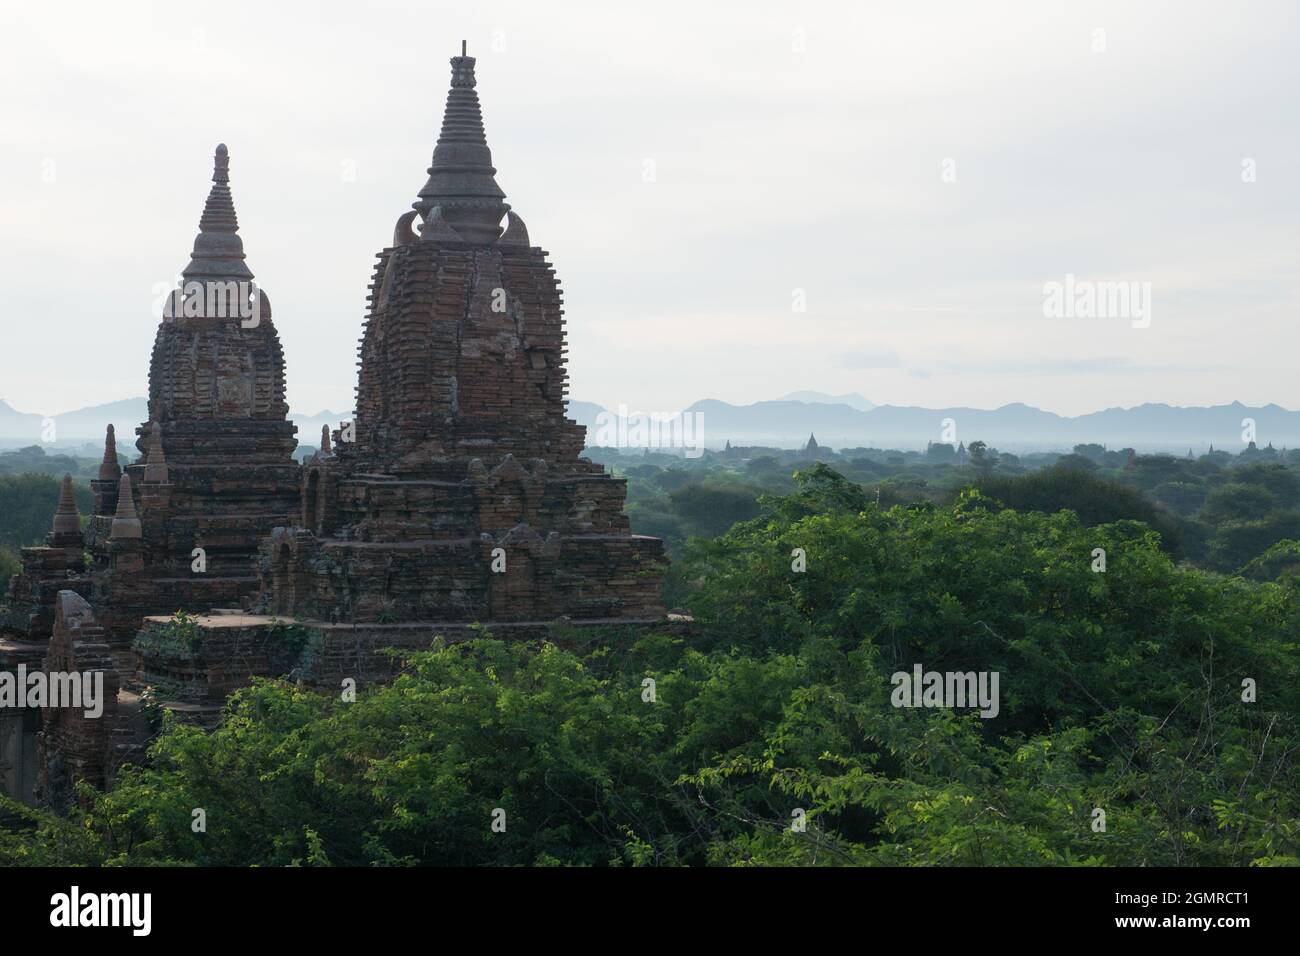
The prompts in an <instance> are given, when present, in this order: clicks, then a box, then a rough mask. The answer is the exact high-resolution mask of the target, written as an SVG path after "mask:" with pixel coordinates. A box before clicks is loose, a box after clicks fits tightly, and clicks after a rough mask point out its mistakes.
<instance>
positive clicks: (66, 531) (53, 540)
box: [50, 475, 83, 547]
mask: <svg viewBox="0 0 1300 956" xmlns="http://www.w3.org/2000/svg"><path fill="white" fill-rule="evenodd" d="M53 531H54V533H53V534H52V535H51V536H50V544H52V545H54V546H55V547H66V546H73V545H80V544H81V543H82V540H83V539H82V536H81V515H80V514H79V513H78V512H77V499H76V497H75V496H74V495H73V493H72V476H71V475H64V476H63V484H62V486H61V487H60V488H59V507H58V509H57V510H56V511H55V512H54V528H53Z"/></svg>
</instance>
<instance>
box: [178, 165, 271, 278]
mask: <svg viewBox="0 0 1300 956" xmlns="http://www.w3.org/2000/svg"><path fill="white" fill-rule="evenodd" d="M181 275H183V276H184V277H185V278H186V279H187V280H190V279H193V280H196V281H204V280H208V279H223V280H229V279H234V280H249V279H252V278H253V273H252V272H250V271H249V269H248V266H247V265H245V264H244V242H243V240H242V239H240V238H239V220H238V219H237V218H236V217H235V202H234V200H233V199H232V198H231V196H230V151H229V150H228V149H226V144H225V143H219V144H218V145H217V152H216V155H215V156H214V157H213V169H212V189H211V190H210V191H209V192H208V201H207V203H205V204H204V206H203V216H202V218H200V219H199V234H198V236H196V237H195V239H194V252H193V253H192V258H191V259H190V264H189V265H188V266H186V267H185V271H184V272H182V273H181Z"/></svg>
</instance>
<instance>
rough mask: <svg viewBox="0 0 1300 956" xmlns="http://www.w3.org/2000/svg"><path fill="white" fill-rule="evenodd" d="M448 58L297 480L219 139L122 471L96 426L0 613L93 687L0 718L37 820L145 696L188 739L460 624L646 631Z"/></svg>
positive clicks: (553, 337)
mask: <svg viewBox="0 0 1300 956" xmlns="http://www.w3.org/2000/svg"><path fill="white" fill-rule="evenodd" d="M462 54H463V51H462ZM474 65H475V60H474V58H473V57H470V56H465V55H461V56H458V57H453V58H452V59H451V68H452V69H451V87H450V91H449V92H448V94H447V102H446V107H445V112H444V116H443V122H442V129H441V133H440V135H439V137H438V140H437V145H436V147H435V149H434V152H433V160H432V163H431V164H430V166H429V169H428V180H427V182H426V183H425V184H424V187H423V188H422V189H421V190H420V191H419V193H418V198H417V200H416V202H415V203H414V206H413V209H412V210H411V211H409V212H406V213H405V214H403V215H402V216H400V218H399V219H398V220H397V224H396V228H395V231H394V235H393V240H392V244H391V245H390V246H388V247H387V248H385V249H384V250H382V251H381V252H380V253H379V254H378V255H377V257H376V258H377V261H376V264H375V269H374V274H373V278H372V281H371V285H370V294H369V298H368V301H369V308H368V314H367V316H366V318H365V323H364V327H363V333H362V336H361V342H360V346H359V349H358V353H359V363H358V364H359V375H358V384H357V388H356V408H355V419H354V420H353V421H349V422H341V423H340V425H339V427H338V428H337V429H334V430H333V431H332V433H331V432H330V431H329V430H326V432H325V434H323V435H322V439H321V447H320V450H319V451H318V452H316V453H315V454H314V455H312V456H311V457H310V458H309V459H307V460H306V462H305V463H304V464H299V463H297V462H296V461H295V460H294V458H293V452H294V449H295V446H296V439H295V437H294V433H295V431H296V428H295V426H294V425H293V424H292V423H291V422H289V421H288V420H287V414H288V407H287V405H286V403H285V362H284V356H283V353H282V350H281V348H280V343H279V338H278V336H277V334H276V331H275V327H274V324H273V322H272V320H271V310H270V303H269V300H268V299H267V297H266V295H265V293H264V292H262V291H261V290H260V289H258V288H256V286H255V285H253V283H252V280H253V275H252V273H251V272H250V271H249V269H248V266H247V264H246V262H245V257H244V251H243V244H242V240H241V239H240V237H239V234H238V222H237V219H236V215H235V209H234V204H233V200H232V198H231V193H230V188H229V155H228V152H227V150H226V148H225V147H224V146H219V147H218V148H217V152H216V158H215V170H214V173H213V185H212V188H211V191H210V193H209V196H208V200H207V203H206V205H205V207H204V210H203V214H202V218H201V220H200V226H199V235H198V237H197V238H196V240H195V243H194V249H193V253H192V256H191V260H190V263H189V265H188V266H187V267H186V269H185V270H184V272H183V273H182V278H183V280H184V281H183V283H182V286H181V289H180V290H178V292H177V294H176V295H175V296H174V297H172V298H170V299H169V300H168V303H167V307H166V309H165V310H164V315H163V319H162V322H161V323H160V325H159V328H158V334H157V338H156V340H155V345H154V350H153V354H152V357H151V361H150V370H149V415H150V420H149V421H148V422H145V423H143V424H142V425H141V426H140V427H139V428H137V429H136V433H137V436H138V440H137V442H136V447H137V449H138V450H139V452H140V453H141V457H140V459H139V460H138V461H136V463H134V464H132V465H130V466H128V467H127V468H125V469H122V468H121V467H120V466H119V464H118V460H117V447H116V443H115V437H114V435H113V433H112V427H111V426H110V427H109V431H108V436H107V440H106V443H105V455H104V463H103V466H102V467H101V469H100V473H99V477H98V479H97V480H96V481H94V482H93V483H92V486H93V490H94V493H95V513H94V515H92V516H91V517H90V518H89V521H88V522H87V523H86V526H85V529H84V531H83V529H82V522H81V521H80V519H79V516H78V515H77V513H76V506H75V503H74V502H73V497H72V482H71V479H70V478H67V479H65V481H64V487H63V493H62V496H61V501H60V505H59V508H58V513H57V514H56V515H55V518H54V525H53V530H52V532H51V534H50V536H49V538H48V540H47V542H46V544H45V545H44V546H41V547H36V548H27V549H24V551H23V553H22V558H23V569H22V571H21V572H20V573H19V574H18V575H16V576H15V578H14V579H13V581H12V582H11V585H10V590H9V593H8V595H7V597H6V600H5V604H4V605H3V606H0V670H13V669H14V668H16V667H17V666H18V665H19V664H24V665H25V666H26V667H27V668H28V669H39V668H44V669H46V670H64V671H66V670H74V671H79V670H82V669H89V668H95V669H102V670H104V671H105V678H106V679H105V685H106V686H111V687H112V688H113V690H114V699H113V701H112V702H111V706H106V707H105V710H104V714H103V715H102V716H101V717H99V718H98V719H90V718H86V717H84V716H82V715H81V714H80V712H75V713H71V714H69V713H63V712H57V711H54V710H52V709H48V708H47V709H45V710H44V711H40V712H33V711H16V712H8V711H3V710H0V783H2V784H3V789H4V790H5V791H6V792H8V793H10V794H11V795H14V796H17V797H20V798H23V799H26V800H28V801H29V802H42V803H49V804H54V805H60V804H62V803H66V802H67V800H68V799H69V798H70V792H71V785H72V783H73V782H74V781H75V780H82V779H84V780H88V781H89V782H91V783H94V784H95V785H97V786H100V787H106V786H111V783H112V779H113V775H114V772H115V769H116V768H117V767H118V766H120V765H121V763H122V762H124V761H128V760H136V759H142V745H143V743H144V742H145V741H146V740H147V738H148V733H149V730H148V726H147V724H146V722H145V721H144V720H143V719H142V713H141V706H140V695H141V694H142V692H144V691H145V689H146V688H149V689H151V690H152V692H153V696H154V697H155V698H157V699H161V700H163V701H164V706H166V707H167V708H169V709H171V710H173V711H174V712H175V713H177V714H179V715H181V716H182V717H184V718H187V719H191V720H193V721H195V722H198V723H200V724H203V725H211V724H212V723H213V722H215V720H217V719H219V716H220V712H221V709H222V707H223V705H224V701H225V699H226V697H227V696H228V695H229V693H230V692H231V691H233V690H235V689H237V688H238V687H240V686H244V685H245V684H247V683H248V681H249V680H250V679H251V678H253V677H255V676H287V677H289V678H291V679H295V680H298V681H301V682H304V683H305V684H307V685H308V686H312V687H315V688H318V689H321V690H329V691H337V688H338V687H339V685H340V682H341V681H346V680H348V679H352V680H355V681H356V682H357V684H358V685H360V686H364V685H365V684H366V683H369V682H374V681H380V680H384V679H387V678H388V677H389V676H391V674H392V673H393V672H394V670H395V669H396V668H397V667H398V666H399V665H400V661H397V660H394V659H393V658H392V657H391V656H390V655H389V654H387V653H385V649H387V648H398V649H416V648H425V647H428V646H429V644H430V643H431V641H432V640H433V639H434V638H435V637H437V636H443V637H445V638H447V639H449V640H457V639H463V638H465V637H467V636H469V635H470V634H472V633H473V629H474V628H475V627H476V626H478V625H483V626H485V627H487V628H488V629H490V630H491V631H493V632H494V633H496V634H498V635H499V636H506V637H514V638H521V639H526V638H534V637H540V636H546V635H548V634H553V633H556V629H557V628H559V629H560V633H564V632H566V631H567V630H568V629H571V628H576V627H593V626H596V627H615V628H620V627H627V628H641V627H645V626H662V625H664V624H665V623H666V617H667V616H666V614H665V610H664V607H663V606H662V603H661V600H660V596H659V590H660V583H661V579H662V575H663V571H664V568H665V558H664V553H663V544H662V542H661V541H659V540H658V539H655V538H648V537H645V536H640V535H634V534H632V533H631V531H630V527H629V524H628V519H627V517H626V515H625V514H624V511H623V507H624V499H625V494H626V484H625V482H624V481H623V480H622V479H616V478H613V477H611V476H609V475H607V474H605V472H604V470H603V468H602V467H601V466H599V465H595V464H593V463H591V462H590V461H588V460H587V459H584V458H582V457H581V451H582V448H583V443H584V429H583V428H582V427H581V426H579V425H576V424H575V423H573V422H572V421H570V420H569V419H568V418H567V417H566V414H565V396H566V376H567V372H566V369H565V352H566V349H565V332H564V317H563V308H562V295H561V292H560V288H559V281H558V280H557V278H556V276H555V270H554V269H553V267H552V266H551V265H550V263H549V262H548V260H547V254H546V253H545V252H544V251H543V250H542V249H540V248H538V247H536V246H533V245H532V244H531V242H530V240H529V236H528V231H527V229H526V227H525V226H524V222H523V220H522V219H521V218H520V217H519V216H518V215H517V214H516V213H515V212H514V211H512V210H511V208H510V206H509V205H508V204H507V203H506V202H505V194H504V192H503V191H502V190H501V188H500V186H499V185H498V184H497V181H496V169H495V168H494V167H493V166H492V155H491V151H490V149H489V147H488V145H487V140H486V136H485V133H484V128H483V120H482V115H481V110H480V105H479V100H478V95H477V93H476V91H475V85H476V80H475V75H474ZM214 289H216V290H218V291H220V292H221V293H222V294H221V295H218V296H215V297H214V296H213V295H212V291H213V290H214ZM178 610H183V611H185V612H186V613H187V614H188V615H192V616H193V619H192V622H191V623H188V624H187V626H186V631H185V637H184V639H183V640H182V639H178V638H177V633H176V631H177V628H176V625H175V623H174V622H173V615H174V614H175V612H177V611H178Z"/></svg>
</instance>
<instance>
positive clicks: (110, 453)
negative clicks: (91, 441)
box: [99, 425, 122, 481]
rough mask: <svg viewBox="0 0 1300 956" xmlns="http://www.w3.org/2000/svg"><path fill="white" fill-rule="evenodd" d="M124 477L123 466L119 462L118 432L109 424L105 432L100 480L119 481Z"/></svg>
mask: <svg viewBox="0 0 1300 956" xmlns="http://www.w3.org/2000/svg"><path fill="white" fill-rule="evenodd" d="M120 477H122V466H121V465H119V464H118V463H117V434H116V433H115V432H114V430H113V426H112V425H109V426H108V429H107V430H106V431H105V432H104V460H103V461H102V462H101V463H100V466H99V480H100V481H117V479H119V478H120Z"/></svg>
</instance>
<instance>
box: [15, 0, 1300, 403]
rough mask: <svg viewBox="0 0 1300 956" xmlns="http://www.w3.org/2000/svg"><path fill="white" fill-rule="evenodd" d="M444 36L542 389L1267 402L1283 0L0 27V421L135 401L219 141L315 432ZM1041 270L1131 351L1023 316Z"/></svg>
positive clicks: (1295, 318) (413, 145)
mask: <svg viewBox="0 0 1300 956" xmlns="http://www.w3.org/2000/svg"><path fill="white" fill-rule="evenodd" d="M1098 31H1102V32H1098ZM462 38H465V39H467V40H468V42H469V52H470V53H471V55H475V56H477V57H478V77H479V86H478V90H479V95H480V98H481V99H482V102H483V108H484V118H485V124H486V126H487V132H488V140H489V143H490V144H491V146H492V150H493V156H494V160H495V162H496V166H497V168H498V175H497V180H498V182H499V183H500V184H501V186H502V188H504V189H505V191H506V193H507V196H508V201H509V202H510V203H511V204H512V206H513V207H514V208H515V210H516V211H518V212H519V213H520V215H522V216H523V218H524V220H525V222H526V223H527V224H528V228H529V231H530V233H531V236H532V240H533V242H534V243H536V244H538V245H541V246H542V247H543V248H545V249H547V250H548V251H549V252H550V253H551V256H552V260H553V262H554V263H555V266H556V268H557V270H558V273H559V275H560V278H561V280H562V281H563V283H564V289H565V297H566V311H567V314H568V322H569V345H570V353H569V355H570V372H571V380H572V388H571V390H570V394H571V396H572V397H574V398H579V399H585V400H589V401H596V402H600V403H602V404H605V405H607V406H615V405H617V404H619V403H620V402H622V403H626V404H627V405H629V406H630V407H631V408H632V409H640V410H645V411H651V410H662V411H671V410H674V409H676V408H678V407H680V406H681V405H683V404H685V403H687V402H690V401H693V400H695V399H698V398H705V397H710V398H720V399H724V400H726V401H731V402H736V403H743V402H751V401H757V400H761V399H765V398H774V397H777V396H779V395H781V394H783V393H785V392H787V391H791V390H795V389H818V390H821V391H827V392H845V391H858V392H861V393H862V394H864V395H866V396H867V397H868V398H869V399H871V400H873V401H875V402H877V403H890V404H921V405H929V406H947V405H973V406H977V407H994V406H997V405H1000V404H1004V403H1006V402H1012V401H1023V402H1027V403H1029V404H1033V405H1038V406H1040V407H1044V408H1047V409H1050V410H1053V411H1058V412H1061V413H1067V414H1076V413H1080V412H1086V411H1091V410H1094V409H1098V408H1103V407H1109V406H1115V405H1124V406H1127V405H1135V404H1139V403H1141V402H1144V401H1157V402H1169V403H1172V404H1217V403H1221V402H1230V401H1232V400H1234V399H1239V400H1241V401H1243V402H1246V403H1248V404H1264V403H1268V402H1276V403H1278V404H1280V405H1283V406H1286V407H1289V408H1297V407H1300V375H1297V372H1296V367H1297V365H1298V364H1300V348H1298V346H1300V332H1298V331H1297V324H1298V323H1300V264H1298V257H1300V126H1298V124H1297V119H1300V108H1298V107H1297V105H1296V95H1297V91H1298V90H1300V39H1298V37H1297V14H1296V5H1295V4H1294V3H1293V2H1291V0H1279V2H1234V3H1230V4H1229V3H1223V2H1206V3H1192V2H1186V0H1180V2H1168V3H1158V2H1147V0H1143V2H1134V0H1124V2H1116V3H1101V2H1090V3H1052V2H1044V0H1025V2H1020V3H992V2H979V3H972V2H952V3H923V2H909V3H905V4H900V3H884V2H866V3H863V2H852V3H851V2H843V3H830V2H824V3H817V2H811V3H810V2H800V3H795V2H787V3H755V2H743V3H741V2H734V3H719V2H708V3H702V2H699V0H694V2H689V3H687V2H669V0H655V2H653V3H643V2H638V3H622V2H611V0H602V2H590V3H573V2H563V3H561V2H538V0H532V2H512V3H488V2H473V3H471V2H469V0H462V2H459V3H427V2H426V3H415V2H410V3H402V2H389V3H375V2H355V0H354V2H345V3H333V2H329V3H320V4H312V3H268V2H265V0H263V2H258V3H244V2H236V0H223V2H205V3H188V2H176V0H169V2H165V3H157V4H144V3H132V2H130V0H123V2H117V3H103V2H94V3H89V2H63V3H57V4H56V3H37V2H30V0H29V2H14V0H0V291H2V292H3V295H4V313H3V320H2V321H3V330H4V333H3V348H2V349H0V398H3V399H5V400H7V401H8V402H9V403H10V404H11V405H13V406H14V407H16V408H18V409H19V410H22V411H33V412H42V413H46V414H53V413H58V412H62V411H66V410H70V409H73V408H77V407H81V406H84V405H90V404H99V403H102V402H107V401H111V400H115V399H119V398H126V397H130V396H136V395H143V394H144V393H145V389H146V386H145V379H146V373H147V368H148V359H149V351H150V347H151V345H152V341H153V336H154V330H155V327H156V320H155V319H153V317H152V315H151V308H152V306H153V297H152V294H151V292H152V288H153V286H154V285H155V284H156V283H159V282H164V281H168V280H170V279H172V278H173V277H174V276H175V275H176V274H177V273H178V272H179V271H180V269H181V268H183V267H184V265H185V264H186V262H187V261H188V252H189V249H190V246H191V244H192V241H193V238H194V233H195V231H196V229H197V223H198V218H199V214H200V212H201V210H202V206H203V200H204V198H205V196H206V194H207V190H208V187H209V177H210V175H211V157H212V151H213V147H214V145H215V144H216V143H217V142H225V143H227V144H228V145H229V147H230V153H231V180H232V182H231V186H232V189H233V191H234V196H235V205H236V208H237V209H238V212H239V218H240V225H241V235H242V236H243V238H244V246H245V250H246V252H247V253H248V262H249V265H250V267H251V268H252V270H253V271H254V272H255V273H256V275H257V278H258V282H259V284H260V285H262V287H263V288H264V289H265V290H266V291H267V293H268V295H269V296H270V298H271V301H272V302H273V303H274V310H275V321H276V325H277V327H278V329H279V331H280V335H281V338H282V340H283V343H284V347H285V351H286V354H287V357H288V362H289V400H290V404H291V405H292V406H293V407H294V408H295V409H297V410H299V411H303V412H315V411H318V410H319V409H321V408H325V407H328V408H331V409H333V410H335V411H345V410H348V409H350V407H351V401H352V389H353V385H354V383H355V374H356V373H355V368H354V361H355V347H356V342H357V338H358V336H359V334H360V329H361V322H362V318H363V314H364V305H365V295H366V288H367V284H368V281H369V277H370V270H371V266H372V264H373V261H374V260H373V257H374V254H375V253H376V252H378V251H379V250H380V249H381V248H383V247H384V246H385V245H387V244H388V243H389V242H390V241H391V237H392V230H393V223H394V221H395V220H396V219H397V217H398V216H399V215H401V213H403V212H404V211H405V210H407V209H408V208H409V207H410V203H411V202H412V201H413V200H414V199H415V195H416V192H417V191H418V190H419V188H420V187H421V185H422V184H423V183H424V180H425V168H426V167H427V166H428V162H429V156H430V153H431V151H432V149H433V145H434V142H435V140H436V138H437V131H438V127H439V124H440V120H441V113H442V105H443V101H444V99H445V96H446V90H447V81H448V75H449V68H448V64H447V60H448V58H449V57H450V56H452V55H454V54H456V53H457V52H458V51H459V47H460V41H461V39H462ZM1099 48H1100V49H1099ZM647 161H649V162H647ZM1243 164H1246V165H1245V166H1244V165H1243ZM1247 167H1249V168H1253V170H1254V179H1255V181H1254V182H1244V181H1243V170H1244V169H1245V168H1247ZM651 172H652V173H653V176H651V175H649V174H650V173H651ZM945 172H947V173H948V175H947V176H946V177H945ZM954 172H955V181H945V179H950V180H951V179H953V175H952V174H953V173H954ZM350 173H354V175H350ZM648 178H649V179H652V180H653V181H647V179H648ZM1246 178H1250V177H1249V176H1247V177H1246ZM1067 274H1073V275H1075V276H1076V277H1078V279H1079V280H1080V281H1108V280H1114V281H1132V282H1139V283H1142V282H1149V283H1150V284H1151V296H1152V308H1151V315H1150V325H1149V327H1147V328H1135V327H1134V323H1133V322H1131V321H1129V320H1128V319H1125V318H1081V317H1075V318H1045V317H1044V315H1043V303H1044V292H1043V287H1044V283H1048V282H1052V281H1057V282H1063V281H1064V280H1065V276H1066V275H1067ZM800 298H802V300H803V301H804V302H805V303H806V310H805V311H797V306H798V303H799V300H800Z"/></svg>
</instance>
